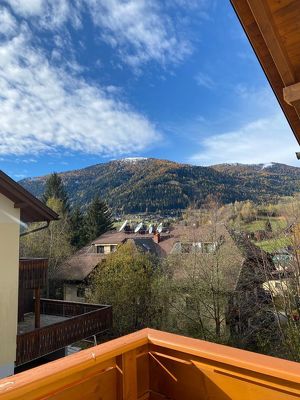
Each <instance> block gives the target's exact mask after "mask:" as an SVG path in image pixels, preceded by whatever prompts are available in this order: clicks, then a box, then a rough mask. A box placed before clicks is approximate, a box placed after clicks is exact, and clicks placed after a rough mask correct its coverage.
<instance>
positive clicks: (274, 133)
mask: <svg viewBox="0 0 300 400" xmlns="http://www.w3.org/2000/svg"><path fill="white" fill-rule="evenodd" d="M297 148H298V144H297V142H296V139H295V138H294V136H293V134H292V132H291V129H290V127H289V125H288V123H287V121H286V120H285V118H284V116H283V114H281V113H280V112H278V113H276V114H274V115H270V116H268V117H267V118H260V119H257V120H255V121H253V122H250V123H246V124H245V125H243V126H241V127H240V128H238V129H236V130H234V131H230V132H225V133H221V134H215V135H212V136H210V137H207V138H205V139H204V140H203V141H202V142H201V151H199V152H198V153H196V154H194V155H193V156H192V157H191V159H190V160H191V162H193V163H196V164H200V165H212V164H219V163H232V162H238V163H243V164H257V163H266V162H272V161H275V162H280V163H286V164H295V165H297V162H296V159H295V151H296V150H297Z"/></svg>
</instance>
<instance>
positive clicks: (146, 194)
mask: <svg viewBox="0 0 300 400" xmlns="http://www.w3.org/2000/svg"><path fill="white" fill-rule="evenodd" d="M59 175H60V176H61V178H62V180H63V182H64V184H65V187H66V190H67V193H68V195H69V198H70V201H71V204H73V205H74V204H78V205H79V206H82V207H85V206H86V205H87V204H88V203H89V202H90V201H91V200H92V199H93V197H95V195H99V196H100V197H101V198H103V199H104V200H106V201H107V203H108V204H109V206H110V207H112V208H113V209H114V211H115V212H125V213H139V212H169V211H175V210H182V209H185V208H186V207H187V206H189V205H191V204H195V205H196V206H199V205H201V204H203V203H204V202H205V201H206V199H207V196H209V195H215V196H218V197H219V199H220V201H221V202H223V203H229V202H233V201H235V200H238V201H241V200H247V199H249V200H253V201H257V202H261V201H270V199H274V198H277V197H278V196H285V195H291V194H293V193H295V192H297V191H300V168H298V167H293V166H289V165H285V164H280V163H265V164H250V165H247V164H239V163H235V164H217V165H212V166H209V167H202V166H193V165H190V164H183V163H178V162H174V161H170V160H161V159H156V158H139V157H131V158H127V159H126V158H125V159H120V160H114V161H110V162H108V163H100V164H95V165H92V166H88V167H85V168H82V169H76V170H70V171H66V172H62V173H59ZM46 179H47V175H45V176H41V177H35V178H26V179H23V180H21V181H20V183H21V184H22V185H23V186H24V187H25V188H26V189H28V190H29V191H31V192H32V193H33V194H34V195H36V196H37V197H41V195H42V193H43V188H44V185H45V182H46Z"/></svg>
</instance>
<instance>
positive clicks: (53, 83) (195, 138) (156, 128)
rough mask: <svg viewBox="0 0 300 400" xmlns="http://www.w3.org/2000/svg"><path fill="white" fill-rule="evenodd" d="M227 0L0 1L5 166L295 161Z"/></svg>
mask: <svg viewBox="0 0 300 400" xmlns="http://www.w3.org/2000/svg"><path fill="white" fill-rule="evenodd" d="M297 150H298V145H297V143H296V140H295V138H294V136H293V134H292V131H291V129H290V127H289V125H288V123H287V122H286V120H285V117H284V115H283V113H282V111H281V109H280V107H279V105H278V103H277V101H276V99H275V96H274V95H273V92H272V90H271V89H270V87H269V84H268V82H267V80H266V78H265V76H264V74H263V72H262V70H261V67H260V65H259V63H258V61H257V59H256V57H255V55H254V53H253V51H252V48H251V46H250V44H249V42H248V40H247V38H246V36H245V34H244V32H243V30H242V28H241V26H240V24H239V22H238V20H237V17H236V15H235V13H234V11H233V9H232V7H231V5H230V2H229V0H1V1H0V169H2V170H4V171H5V172H6V173H8V174H9V175H11V176H12V177H13V178H15V179H22V178H24V177H30V176H38V175H44V174H46V173H50V172H53V171H57V172H60V171H66V170H72V169H77V168H83V167H86V166H89V165H93V164H97V163H100V162H108V161H110V160H114V159H120V158H126V157H137V156H140V157H155V158H162V159H169V160H173V161H178V162H184V163H192V164H194V165H212V164H219V163H246V164H252V163H269V162H280V163H286V164H290V165H296V166H297V165H298V163H297V160H296V159H295V151H297Z"/></svg>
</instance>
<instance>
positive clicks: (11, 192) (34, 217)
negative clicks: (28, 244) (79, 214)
mask: <svg viewBox="0 0 300 400" xmlns="http://www.w3.org/2000/svg"><path fill="white" fill-rule="evenodd" d="M0 193H1V194H3V195H4V196H5V197H7V198H8V199H9V200H11V201H12V202H13V203H14V207H15V208H19V209H20V211H21V216H20V219H21V221H23V222H40V221H52V220H57V219H59V216H58V215H57V214H56V212H54V211H53V210H51V208H49V207H47V206H46V205H45V204H44V203H42V202H41V201H40V200H39V199H37V198H36V197H34V196H33V195H32V194H31V193H29V192H28V191H27V190H26V189H24V188H23V187H22V186H21V185H19V184H18V183H17V182H15V181H14V180H13V179H11V178H10V177H9V176H8V175H6V174H5V173H4V172H3V171H0Z"/></svg>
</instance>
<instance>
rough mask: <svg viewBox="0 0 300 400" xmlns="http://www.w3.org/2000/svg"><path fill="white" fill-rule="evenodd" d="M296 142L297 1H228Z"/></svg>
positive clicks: (299, 109) (299, 104)
mask: <svg viewBox="0 0 300 400" xmlns="http://www.w3.org/2000/svg"><path fill="white" fill-rule="evenodd" d="M231 3H232V5H233V8H234V9H235V11H236V14H237V16H238V18H239V20H240V22H241V24H242V26H243V28H244V30H245V33H246V35H247V36H248V39H249V41H250V43H251V45H252V47H253V49H254V51H255V53H256V56H257V58H258V60H259V61H260V64H261V66H262V68H263V70H264V72H265V74H266V76H267V78H268V80H269V82H270V85H271V86H272V88H273V91H274V93H275V95H276V97H277V99H278V101H279V104H280V106H281V108H282V110H283V112H284V114H285V116H286V118H287V120H288V122H289V124H290V126H291V128H292V130H293V132H294V135H295V137H296V139H297V141H298V143H299V144H300V0H231Z"/></svg>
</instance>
